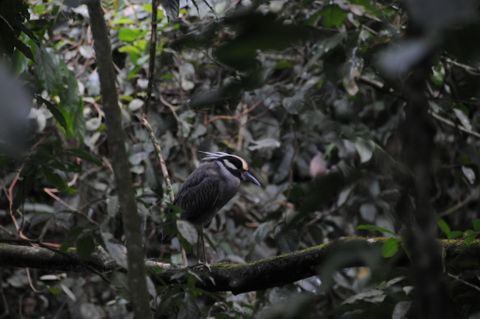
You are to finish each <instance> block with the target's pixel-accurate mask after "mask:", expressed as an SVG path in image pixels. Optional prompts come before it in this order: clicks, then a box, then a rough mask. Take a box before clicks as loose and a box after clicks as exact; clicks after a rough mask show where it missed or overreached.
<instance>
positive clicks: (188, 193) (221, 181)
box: [174, 161, 240, 226]
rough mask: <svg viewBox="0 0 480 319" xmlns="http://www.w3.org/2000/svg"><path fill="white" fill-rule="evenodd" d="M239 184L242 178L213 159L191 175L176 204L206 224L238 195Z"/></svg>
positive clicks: (195, 221) (184, 216)
mask: <svg viewBox="0 0 480 319" xmlns="http://www.w3.org/2000/svg"><path fill="white" fill-rule="evenodd" d="M239 187H240V178H238V177H237V176H234V175H233V174H232V173H230V172H229V171H228V170H227V169H226V168H225V167H224V166H223V164H221V163H220V162H217V161H213V162H209V163H206V164H203V165H202V166H200V167H199V168H197V169H196V170H195V171H194V172H193V173H192V174H191V175H190V176H188V178H187V179H186V180H185V182H184V183H183V185H182V187H181V189H180V191H179V192H178V194H177V196H176V198H175V201H174V204H175V205H176V206H178V207H180V208H181V209H182V210H183V212H182V215H181V218H182V219H185V220H188V221H189V222H191V223H192V224H195V225H202V226H204V225H206V224H208V223H209V222H210V220H211V219H212V218H213V216H215V214H216V213H217V211H219V210H220V208H222V207H223V206H224V205H225V204H226V203H228V201H230V199H232V198H233V196H235V194H236V193H237V191H238V188H239Z"/></svg>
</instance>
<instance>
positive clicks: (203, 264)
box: [192, 260, 212, 272]
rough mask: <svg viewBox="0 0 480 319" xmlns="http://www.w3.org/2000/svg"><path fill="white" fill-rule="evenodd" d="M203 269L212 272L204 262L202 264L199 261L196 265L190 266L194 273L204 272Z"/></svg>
mask: <svg viewBox="0 0 480 319" xmlns="http://www.w3.org/2000/svg"><path fill="white" fill-rule="evenodd" d="M205 269H206V270H207V271H208V272H212V268H211V267H210V264H209V263H207V262H206V261H205V262H204V261H201V260H199V261H198V262H197V264H195V265H193V266H192V270H196V271H205Z"/></svg>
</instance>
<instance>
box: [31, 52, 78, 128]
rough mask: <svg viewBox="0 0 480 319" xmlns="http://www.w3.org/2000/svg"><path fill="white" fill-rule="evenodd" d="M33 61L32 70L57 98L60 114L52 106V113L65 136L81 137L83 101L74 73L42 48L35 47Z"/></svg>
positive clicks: (45, 87) (52, 96) (49, 92)
mask: <svg viewBox="0 0 480 319" xmlns="http://www.w3.org/2000/svg"><path fill="white" fill-rule="evenodd" d="M35 62H36V64H35V66H36V67H35V68H34V71H35V73H36V75H37V77H38V79H39V81H40V82H41V85H42V87H43V88H44V89H45V90H46V91H47V92H48V94H49V95H50V97H51V99H53V98H55V99H56V100H58V103H56V108H57V109H58V112H60V113H61V115H62V116H60V115H59V114H58V112H56V111H55V110H53V108H52V110H53V112H55V113H53V112H52V114H53V115H54V116H55V118H56V119H57V121H59V123H60V125H61V126H62V128H64V130H65V134H66V135H67V137H81V135H82V133H83V128H84V118H83V101H82V99H81V98H80V96H79V94H78V93H79V91H78V82H77V78H76V76H75V74H74V73H73V71H71V70H70V69H69V68H68V67H67V65H66V64H65V63H64V62H62V61H61V60H60V59H59V58H58V57H55V56H53V55H52V54H50V53H49V52H47V51H46V50H44V49H40V48H37V49H36V52H35ZM55 114H56V115H55ZM61 117H63V119H64V120H62V119H61Z"/></svg>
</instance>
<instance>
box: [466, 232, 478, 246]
mask: <svg viewBox="0 0 480 319" xmlns="http://www.w3.org/2000/svg"><path fill="white" fill-rule="evenodd" d="M477 236H478V232H476V231H473V230H471V229H469V230H467V231H465V232H464V233H463V239H464V241H465V244H467V245H468V244H471V243H472V242H473V241H474V240H475V238H477Z"/></svg>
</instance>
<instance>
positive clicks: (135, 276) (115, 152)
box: [87, 0, 152, 319]
mask: <svg viewBox="0 0 480 319" xmlns="http://www.w3.org/2000/svg"><path fill="white" fill-rule="evenodd" d="M87 6H88V14H89V16H90V25H91V29H92V35H93V40H94V48H95V55H96V62H97V66H98V75H99V78H100V90H101V92H102V101H103V109H104V111H105V123H106V124H107V142H108V151H109V157H110V159H111V162H112V167H113V173H114V175H115V182H116V186H117V194H118V201H119V204H120V211H121V213H122V219H123V227H124V231H125V238H126V242H127V252H128V253H127V255H128V256H127V257H128V258H127V260H128V269H129V273H128V284H129V290H130V291H129V292H130V298H131V301H132V303H133V311H134V318H137V319H140V318H141V319H144V318H145V319H147V318H151V317H152V314H151V312H150V304H149V295H148V292H147V281H146V277H145V265H144V263H143V262H142V260H143V259H144V258H145V253H144V251H143V238H142V235H141V227H140V225H141V220H140V216H139V215H138V211H137V204H136V202H135V193H134V189H133V185H132V177H131V175H130V165H129V163H128V158H127V150H126V148H125V141H126V137H125V132H124V131H123V127H122V117H121V113H120V108H119V107H118V95H117V88H116V85H115V72H114V68H113V61H112V50H111V47H110V39H109V37H108V29H107V24H106V22H105V18H104V16H103V11H102V7H101V5H100V1H98V0H97V1H90V2H89V3H88V5H87Z"/></svg>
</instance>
